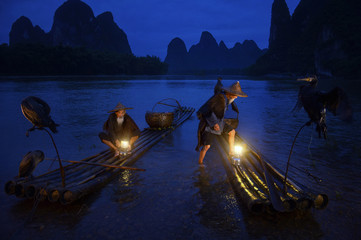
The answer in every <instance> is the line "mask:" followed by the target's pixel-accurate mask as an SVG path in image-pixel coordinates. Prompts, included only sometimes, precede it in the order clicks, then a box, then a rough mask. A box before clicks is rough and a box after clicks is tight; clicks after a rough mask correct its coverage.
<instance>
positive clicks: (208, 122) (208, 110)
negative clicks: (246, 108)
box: [196, 81, 248, 164]
mask: <svg viewBox="0 0 361 240" xmlns="http://www.w3.org/2000/svg"><path fill="white" fill-rule="evenodd" d="M221 89H222V90H223V91H224V92H221V93H217V94H215V95H214V96H213V97H211V98H210V99H209V100H208V101H207V102H206V103H205V104H204V105H203V106H202V107H201V108H200V109H199V110H198V112H197V116H198V118H199V119H200V122H199V125H198V145H197V147H196V151H199V149H200V148H201V147H202V149H201V151H200V153H199V160H198V163H199V164H203V159H204V157H205V155H206V153H207V151H208V149H209V148H210V147H211V144H212V143H213V141H214V138H215V137H216V136H217V135H221V134H222V133H226V134H228V143H229V155H231V156H232V155H234V136H235V133H236V131H235V130H234V129H233V128H232V127H230V126H229V125H228V124H226V123H225V122H224V114H225V112H226V110H227V109H228V105H230V104H231V103H232V102H233V101H234V100H235V99H236V98H237V97H248V95H247V94H246V93H244V92H243V91H242V89H241V86H240V84H239V82H238V81H237V82H235V83H234V84H232V85H231V86H230V87H222V88H221Z"/></svg>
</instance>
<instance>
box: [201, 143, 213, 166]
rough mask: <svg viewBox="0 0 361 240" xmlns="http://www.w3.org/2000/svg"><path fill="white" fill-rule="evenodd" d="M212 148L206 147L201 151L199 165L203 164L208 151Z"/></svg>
mask: <svg viewBox="0 0 361 240" xmlns="http://www.w3.org/2000/svg"><path fill="white" fill-rule="evenodd" d="M210 147H211V145H204V146H203V148H202V150H201V151H200V153H199V160H198V163H199V164H203V159H204V157H205V156H206V153H207V151H208V149H209V148H210Z"/></svg>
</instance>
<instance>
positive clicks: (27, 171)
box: [19, 150, 44, 177]
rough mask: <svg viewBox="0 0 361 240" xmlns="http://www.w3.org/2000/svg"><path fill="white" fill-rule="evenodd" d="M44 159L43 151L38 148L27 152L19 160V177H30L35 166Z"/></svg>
mask: <svg viewBox="0 0 361 240" xmlns="http://www.w3.org/2000/svg"><path fill="white" fill-rule="evenodd" d="M43 160H44V153H43V152H42V151H40V150H36V151H32V152H31V151H30V152H28V153H27V154H26V155H25V156H24V157H23V159H22V160H21V162H20V166H19V177H31V176H32V173H33V171H34V170H35V168H36V166H37V165H38V164H39V163H40V162H42V161H43Z"/></svg>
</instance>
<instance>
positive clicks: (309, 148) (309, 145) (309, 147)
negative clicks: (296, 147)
mask: <svg viewBox="0 0 361 240" xmlns="http://www.w3.org/2000/svg"><path fill="white" fill-rule="evenodd" d="M312 136H313V129H312V127H311V138H310V143H309V144H308V147H307V149H308V153H309V154H310V157H311V159H312V153H311V143H312Z"/></svg>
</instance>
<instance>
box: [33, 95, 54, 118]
mask: <svg viewBox="0 0 361 240" xmlns="http://www.w3.org/2000/svg"><path fill="white" fill-rule="evenodd" d="M32 98H33V99H34V101H36V103H37V104H39V105H40V106H41V108H42V109H43V110H44V112H45V113H46V115H49V114H50V107H49V105H48V104H47V103H46V102H45V101H44V100H42V99H40V98H38V97H32Z"/></svg>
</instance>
